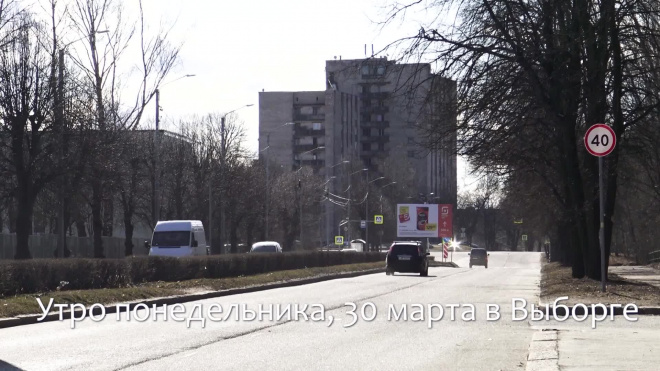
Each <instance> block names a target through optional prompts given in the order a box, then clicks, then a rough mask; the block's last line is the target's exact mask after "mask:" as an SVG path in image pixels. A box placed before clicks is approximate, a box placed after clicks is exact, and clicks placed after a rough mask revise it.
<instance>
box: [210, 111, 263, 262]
mask: <svg viewBox="0 0 660 371" xmlns="http://www.w3.org/2000/svg"><path fill="white" fill-rule="evenodd" d="M253 105H254V104H246V105H244V106H241V107H238V108H235V109H233V110H231V111H229V112H227V113H225V114H224V115H222V117H221V118H220V137H221V140H220V141H221V144H220V192H221V193H222V189H223V185H224V171H225V155H226V149H225V118H226V117H227V115H229V114H230V113H233V112H236V111H238V110H240V109H243V108H246V107H252V106H253ZM209 170H210V174H209V245H210V246H211V250H212V251H213V253H216V252H218V251H219V252H220V253H222V250H223V249H224V240H223V238H222V237H223V236H222V235H223V234H224V232H225V228H224V226H223V222H224V217H223V214H224V206H223V202H224V197H221V198H220V248H219V249H218V248H214V247H213V224H212V220H213V219H212V218H213V202H212V192H211V189H212V184H213V181H212V179H213V165H212V164H211V165H210V166H209Z"/></svg>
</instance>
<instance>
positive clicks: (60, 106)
mask: <svg viewBox="0 0 660 371" xmlns="http://www.w3.org/2000/svg"><path fill="white" fill-rule="evenodd" d="M58 70H59V71H58V81H57V95H56V97H57V104H56V106H57V107H56V109H57V123H58V126H59V130H60V145H59V147H60V161H61V162H60V166H63V164H64V49H60V51H59V66H58ZM64 176H65V175H64V174H62V175H61V185H60V189H59V199H60V204H59V210H58V215H57V218H58V219H59V220H58V223H57V229H58V244H57V257H58V258H62V257H64V245H65V244H66V237H65V235H64V233H65V232H64V189H65V188H66V187H65V181H64Z"/></svg>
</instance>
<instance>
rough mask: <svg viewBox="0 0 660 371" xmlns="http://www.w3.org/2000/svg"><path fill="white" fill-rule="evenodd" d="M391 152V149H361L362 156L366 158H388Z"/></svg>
mask: <svg viewBox="0 0 660 371" xmlns="http://www.w3.org/2000/svg"><path fill="white" fill-rule="evenodd" d="M388 154H389V150H387V149H385V150H383V151H380V150H377V149H370V150H362V149H361V150H360V157H362V159H363V160H364V159H365V158H386V157H387V155H388Z"/></svg>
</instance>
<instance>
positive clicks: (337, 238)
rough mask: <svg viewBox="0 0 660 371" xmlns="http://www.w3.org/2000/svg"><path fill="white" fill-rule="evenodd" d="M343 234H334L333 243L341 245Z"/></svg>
mask: <svg viewBox="0 0 660 371" xmlns="http://www.w3.org/2000/svg"><path fill="white" fill-rule="evenodd" d="M343 244H344V236H335V245H343Z"/></svg>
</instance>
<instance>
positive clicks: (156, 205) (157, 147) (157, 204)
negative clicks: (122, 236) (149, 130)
mask: <svg viewBox="0 0 660 371" xmlns="http://www.w3.org/2000/svg"><path fill="white" fill-rule="evenodd" d="M193 76H195V75H194V74H187V75H183V76H181V77H179V78H177V79H174V80H172V81H169V82H166V83H164V84H162V85H159V86H157V87H156V131H155V132H154V202H153V212H152V214H151V217H152V222H153V225H154V228H155V227H156V223H158V221H159V220H160V177H159V174H158V159H159V157H160V156H159V153H158V152H159V151H160V109H161V107H160V87H163V86H166V85H169V84H171V83H173V82H175V81H179V80H181V79H183V78H186V77H193Z"/></svg>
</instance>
